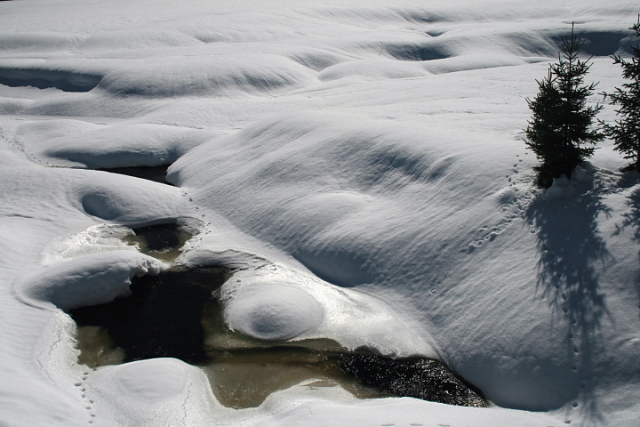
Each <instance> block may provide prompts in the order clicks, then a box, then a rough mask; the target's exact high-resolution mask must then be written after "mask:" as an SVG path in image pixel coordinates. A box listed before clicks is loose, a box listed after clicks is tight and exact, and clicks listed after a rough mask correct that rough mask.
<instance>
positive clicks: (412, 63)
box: [0, 0, 640, 427]
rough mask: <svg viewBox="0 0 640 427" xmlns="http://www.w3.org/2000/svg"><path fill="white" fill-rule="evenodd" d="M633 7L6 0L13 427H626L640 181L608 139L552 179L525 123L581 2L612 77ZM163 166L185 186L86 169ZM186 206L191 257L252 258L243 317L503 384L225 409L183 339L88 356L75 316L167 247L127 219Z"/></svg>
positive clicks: (152, 270) (268, 330)
mask: <svg viewBox="0 0 640 427" xmlns="http://www.w3.org/2000/svg"><path fill="white" fill-rule="evenodd" d="M638 12H640V10H638V5H637V3H636V2H633V1H627V0H612V1H608V2H601V1H596V0H583V1H579V2H578V1H565V2H552V1H540V2H535V3H534V2H524V1H521V0H481V1H473V2H471V1H468V0H455V1H446V2H445V1H439V0H435V1H428V2H427V1H424V0H420V1H419V0H393V1H392V0H367V1H365V0H347V1H344V0H341V1H336V0H328V1H324V0H323V1H322V2H320V1H316V0H302V1H295V2H293V1H287V0H265V1H257V0H239V1H235V2H224V1H220V0H188V1H184V2H180V4H177V3H176V2H169V1H166V0H154V1H150V0H127V1H124V0H114V1H110V2H98V1H95V0H82V1H80V0H56V1H48V0H47V1H45V0H14V1H5V2H0V51H1V55H0V166H1V167H0V182H1V183H2V185H0V200H1V201H2V203H0V254H1V257H0V325H1V327H0V349H1V350H0V378H2V380H1V381H0V424H2V425H3V426H4V425H6V426H24V425H46V426H76V425H77V426H80V425H85V426H86V425H87V424H91V425H99V426H119V425H120V426H163V425H167V426H169V425H193V426H205V425H242V426H253V425H256V426H257V425H260V426H290V425H318V426H322V425H327V426H329V425H331V426H362V425H395V426H409V425H412V426H418V425H422V426H434V427H435V426H445V425H446V426H451V427H453V426H456V427H457V426H470V427H471V426H473V427H480V426H504V427H507V426H509V427H510V426H540V427H548V426H560V425H567V424H571V425H579V426H636V425H637V421H638V419H640V403H639V402H640V364H638V360H639V357H640V335H639V331H640V279H639V278H640V264H639V263H638V241H639V233H640V231H639V230H640V178H639V177H638V176H637V174H633V173H626V174H625V173H622V172H620V169H621V168H622V167H624V166H626V164H627V163H626V161H625V160H624V159H622V158H621V156H620V155H618V154H617V153H615V152H614V151H613V149H612V142H611V141H605V142H603V143H602V144H601V145H600V148H599V149H598V150H597V152H596V154H595V156H594V157H593V158H592V159H591V161H590V163H589V164H587V165H585V167H584V168H581V169H579V170H577V171H576V172H575V173H574V176H573V178H572V179H562V178H561V179H559V180H556V183H555V184H554V185H553V186H552V187H551V189H549V190H547V191H546V192H545V191H542V190H540V189H538V188H537V187H536V186H535V185H534V182H533V181H534V179H533V178H534V174H533V171H532V167H533V166H535V165H536V164H537V162H536V159H535V157H534V156H533V154H532V153H530V152H528V151H527V150H526V149H525V145H524V143H523V142H522V138H523V135H524V134H523V131H522V129H523V128H525V127H526V123H527V120H528V119H529V117H530V112H529V110H528V108H527V104H526V102H525V98H527V97H529V98H531V97H534V96H535V94H536V92H537V84H536V81H535V80H536V79H541V78H543V77H544V76H545V75H546V73H547V68H548V64H549V63H550V62H553V61H555V58H556V55H557V50H558V44H559V41H560V40H561V38H562V37H566V36H567V35H569V34H570V31H571V22H575V31H576V33H577V35H578V36H579V37H582V38H584V39H585V40H586V43H585V45H584V48H583V50H584V54H585V57H587V56H588V55H593V57H592V62H593V65H592V68H591V72H590V73H589V74H588V76H587V78H588V79H590V80H592V81H599V82H600V84H599V86H598V90H603V91H607V92H611V91H612V90H613V88H614V87H615V86H620V85H621V84H622V83H624V81H623V80H622V79H621V76H620V69H619V67H617V66H614V65H613V64H612V63H611V59H610V58H609V57H608V56H609V55H611V54H614V53H620V54H623V55H628V52H629V46H630V44H633V43H638V41H635V42H634V40H633V39H632V38H631V34H632V33H631V32H630V31H629V30H628V29H627V27H629V26H631V25H632V24H633V23H634V22H636V19H637V13H638ZM598 100H600V97H599V96H594V97H593V102H596V101H598ZM600 117H601V118H602V119H605V120H613V119H614V118H615V113H614V110H613V108H612V107H610V106H606V107H605V109H604V111H603V112H602V113H601V115H600ZM169 163H173V165H172V166H171V167H170V169H169V175H168V179H169V181H170V182H172V183H173V184H175V187H172V186H168V185H164V184H160V183H155V182H150V181H145V180H142V179H139V178H134V177H129V176H123V175H115V174H113V173H108V172H104V171H98V170H96V169H101V168H114V167H128V166H158V165H165V164H169ZM177 218H193V219H197V220H199V222H196V221H193V223H194V224H195V223H198V224H200V225H199V226H198V228H199V234H198V235H197V236H196V237H194V238H193V239H191V241H189V242H188V243H187V247H186V251H185V253H184V254H183V255H182V256H181V258H180V259H179V260H178V261H177V262H183V263H187V264H189V263H192V264H200V263H207V262H214V263H215V262H224V263H226V264H228V265H232V266H234V267H235V268H236V269H237V270H238V272H237V273H236V274H235V275H234V276H233V277H232V279H230V280H229V281H228V282H227V283H226V284H225V285H224V286H223V288H222V295H223V300H224V303H225V313H224V314H225V320H226V322H227V324H228V325H229V327H230V328H232V329H234V330H237V331H239V332H242V333H245V334H247V335H250V336H253V337H254V338H258V339H262V340H273V339H275V340H291V341H301V340H305V339H310V338H329V339H333V340H335V341H337V342H339V343H340V344H342V345H343V346H345V347H347V348H357V347H360V346H367V347H370V348H372V349H375V350H377V351H379V352H381V353H383V354H387V355H391V356H410V355H424V356H431V357H438V358H440V359H442V360H443V361H445V362H446V363H447V364H448V365H449V366H450V367H451V368H452V369H454V370H455V371H456V372H458V373H459V374H461V375H462V376H463V377H464V378H466V379H467V380H468V381H470V382H471V383H473V384H474V385H475V386H477V387H478V388H479V389H480V390H481V391H482V392H483V393H484V394H485V396H486V397H487V398H488V399H489V400H490V401H491V402H492V404H491V406H490V407H487V408H463V407H453V406H447V405H442V404H437V403H432V402H425V401H420V400H416V399H409V398H393V399H375V400H359V399H356V398H355V397H353V396H351V395H350V394H349V393H348V392H346V391H345V390H343V389H341V388H340V387H330V388H316V387H314V386H313V385H311V383H309V384H300V385H297V386H294V387H291V388H289V389H287V390H282V391H279V392H277V393H274V394H272V395H271V396H270V397H269V398H268V399H267V400H266V401H265V402H264V403H263V404H262V405H261V406H260V407H257V408H250V409H242V410H234V409H230V408H225V407H223V406H222V405H221V404H220V403H219V402H217V401H216V399H215V397H214V396H213V394H212V392H211V388H210V386H209V383H208V382H207V379H206V377H205V375H204V374H203V373H202V372H201V371H200V370H199V369H198V368H196V367H193V366H189V365H187V364H185V363H183V362H181V361H178V360H175V359H151V360H146V361H139V362H135V363H129V364H124V365H120V366H110V367H103V368H100V369H98V370H96V371H91V370H90V369H88V368H87V367H85V366H82V365H78V364H77V350H76V349H75V348H74V344H75V341H74V332H75V325H74V324H73V321H72V320H71V319H70V317H69V316H68V315H67V314H65V313H64V312H63V311H62V310H63V309H69V308H73V307H78V306H83V305H90V304H96V303H100V302H106V301H109V300H111V299H113V298H115V297H117V296H121V295H125V294H126V293H127V292H128V286H129V281H130V280H131V278H132V277H133V276H134V275H141V274H157V273H159V272H160V271H163V270H164V269H166V268H168V267H169V265H167V264H164V263H162V262H160V261H158V260H156V259H154V258H151V257H149V256H146V255H143V254H140V253H139V252H138V251H137V250H136V248H135V247H132V246H127V245H125V244H124V243H122V242H121V241H120V239H119V237H120V236H123V235H125V234H126V233H127V232H128V231H127V230H128V228H127V227H134V226H144V225H152V224H161V223H164V222H170V221H174V220H175V219H177Z"/></svg>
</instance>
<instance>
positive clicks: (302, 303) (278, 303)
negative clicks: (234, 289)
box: [225, 283, 324, 340]
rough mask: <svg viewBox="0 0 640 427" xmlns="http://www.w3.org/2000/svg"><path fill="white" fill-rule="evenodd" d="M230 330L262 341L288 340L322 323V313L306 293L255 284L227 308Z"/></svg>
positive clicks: (288, 287)
mask: <svg viewBox="0 0 640 427" xmlns="http://www.w3.org/2000/svg"><path fill="white" fill-rule="evenodd" d="M225 315H226V319H227V322H228V325H229V327H230V328H231V329H233V330H237V331H240V332H242V333H244V334H246V335H249V336H251V337H254V338H259V339H264V340H288V339H292V338H295V337H297V336H299V335H301V334H302V333H304V332H307V331H309V330H311V329H313V328H314V327H317V326H318V325H319V324H320V323H322V319H323V317H324V313H323V310H322V307H321V306H320V304H318V302H317V301H316V300H315V299H314V298H313V297H312V296H311V295H309V294H308V293H306V292H305V291H303V290H301V289H297V288H295V287H293V286H291V285H287V284H282V283H277V284H274V283H255V284H252V285H251V286H248V287H244V288H242V289H241V291H240V292H239V293H237V294H235V295H234V297H233V299H232V300H231V302H230V303H229V305H228V306H227V307H226V310H225Z"/></svg>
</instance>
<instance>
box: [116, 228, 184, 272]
mask: <svg viewBox="0 0 640 427" xmlns="http://www.w3.org/2000/svg"><path fill="white" fill-rule="evenodd" d="M132 231H133V234H131V235H127V236H125V237H124V238H123V240H124V241H125V242H126V243H129V244H130V245H137V246H138V248H139V250H140V252H142V253H143V254H145V255H149V256H152V257H154V258H158V259H159V260H162V261H166V262H170V261H174V260H176V259H177V258H178V257H179V256H180V254H181V253H182V251H181V249H182V247H183V246H184V244H185V243H186V242H187V240H189V239H190V238H192V237H193V233H191V232H190V231H188V230H187V229H186V228H185V227H183V226H181V225H180V224H177V223H168V224H158V225H150V226H147V227H139V228H134V229H133V230H132Z"/></svg>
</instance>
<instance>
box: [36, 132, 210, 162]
mask: <svg viewBox="0 0 640 427" xmlns="http://www.w3.org/2000/svg"><path fill="white" fill-rule="evenodd" d="M210 136H211V134H210V133H207V132H197V131H194V130H189V129H180V128H177V127H170V126H162V125H145V124H140V125H125V126H113V127H106V128H99V129H94V130H88V131H86V132H78V133H74V134H71V135H67V136H63V137H59V138H56V139H55V140H53V141H51V140H50V141H47V144H46V146H47V147H48V148H46V149H44V150H43V153H42V155H43V156H44V157H46V158H48V159H49V160H51V161H54V162H56V163H61V162H63V163H64V165H65V166H68V165H69V163H70V164H71V165H73V166H76V165H80V166H84V167H87V168H90V169H98V168H119V167H132V166H158V165H165V164H169V163H173V162H174V161H176V160H177V159H178V157H180V156H181V155H182V154H184V153H186V152H187V151H188V150H189V149H191V148H193V147H194V146H196V145H198V144H199V143H201V142H202V141H203V140H205V139H206V138H207V137H210Z"/></svg>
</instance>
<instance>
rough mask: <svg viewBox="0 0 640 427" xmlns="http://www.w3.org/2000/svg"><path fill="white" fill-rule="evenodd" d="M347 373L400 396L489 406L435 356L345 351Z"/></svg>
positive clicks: (342, 360)
mask: <svg viewBox="0 0 640 427" xmlns="http://www.w3.org/2000/svg"><path fill="white" fill-rule="evenodd" d="M341 369H342V371H343V372H345V373H347V374H350V375H353V376H354V377H356V378H357V379H358V380H359V381H360V382H361V383H362V384H364V385H367V386H369V387H373V388H375V389H378V390H380V391H384V392H387V393H389V394H391V395H393V396H398V397H416V398H418V399H423V400H429V401H433V402H439V403H447V404H450V405H461V406H477V407H479V406H485V405H486V402H485V400H484V399H483V398H482V396H481V395H480V394H479V392H477V391H475V390H474V389H473V388H472V386H471V385H470V384H468V383H466V382H465V381H464V380H463V379H461V378H459V377H457V376H456V375H455V374H454V373H453V372H451V370H449V368H447V366H446V365H445V364H444V363H442V362H440V361H438V360H434V359H425V358H409V359H390V358H386V357H383V356H378V355H374V354H345V355H343V356H342V358H341Z"/></svg>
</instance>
